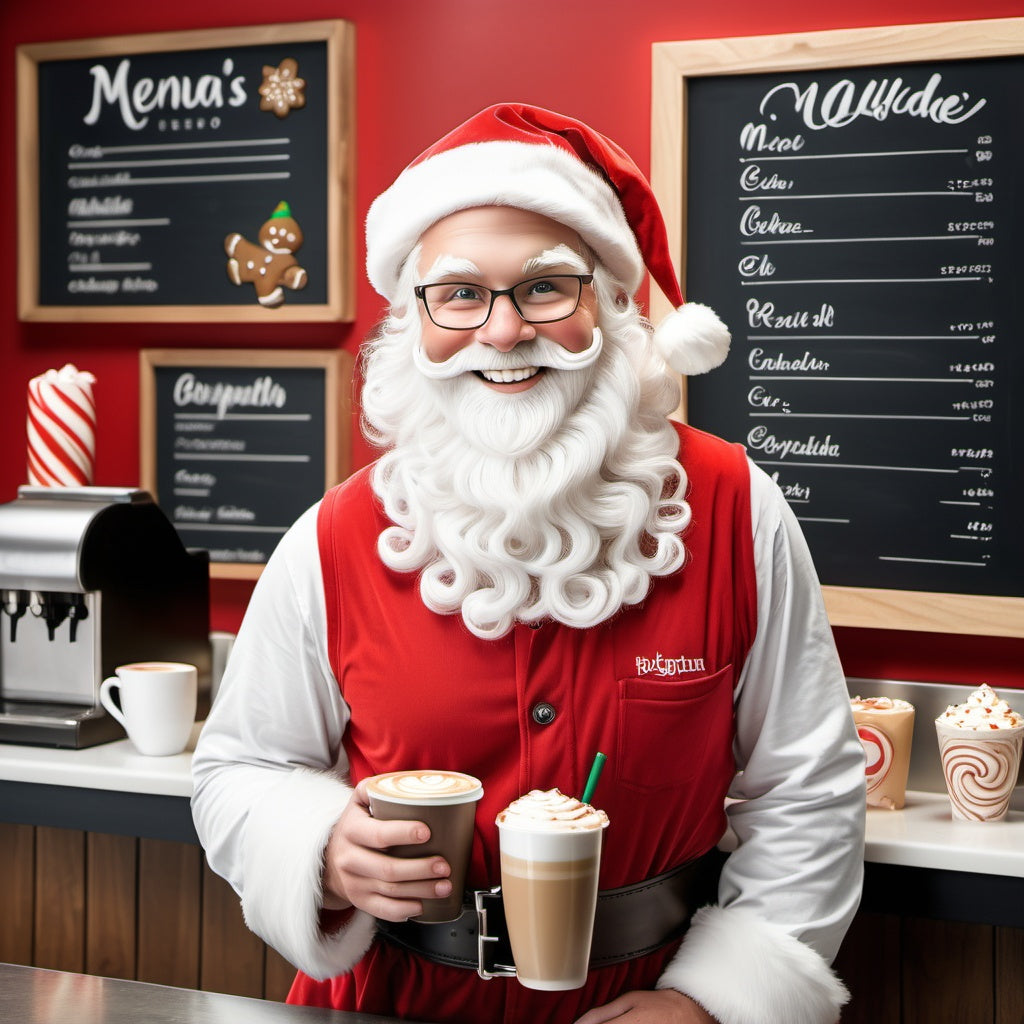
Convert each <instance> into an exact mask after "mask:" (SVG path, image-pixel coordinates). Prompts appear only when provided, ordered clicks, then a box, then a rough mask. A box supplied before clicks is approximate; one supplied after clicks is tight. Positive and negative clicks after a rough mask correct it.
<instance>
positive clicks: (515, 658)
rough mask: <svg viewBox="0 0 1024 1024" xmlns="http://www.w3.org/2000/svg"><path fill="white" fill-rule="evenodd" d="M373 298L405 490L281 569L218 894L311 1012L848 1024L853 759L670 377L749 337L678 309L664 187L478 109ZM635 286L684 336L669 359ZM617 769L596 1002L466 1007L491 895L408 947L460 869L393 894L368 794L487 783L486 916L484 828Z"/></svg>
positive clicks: (762, 489)
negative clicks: (844, 970) (532, 796)
mask: <svg viewBox="0 0 1024 1024" xmlns="http://www.w3.org/2000/svg"><path fill="white" fill-rule="evenodd" d="M367 266H368V272H369V276H370V280H371V282H372V283H373V284H374V286H375V287H376V289H377V290H378V291H379V292H380V293H381V295H383V296H384V297H385V298H386V299H387V300H388V304H389V312H388V315H387V318H386V319H385V321H384V322H383V324H382V326H381V327H380V329H379V331H378V333H377V335H376V337H375V338H374V339H372V341H371V342H370V343H369V345H368V346H367V349H366V352H365V362H364V374H365V385H364V388H363V392H362V409H363V416H364V423H365V428H366V431H367V434H368V436H369V437H371V438H372V439H373V440H374V441H376V442H377V443H378V444H380V445H381V446H382V448H383V449H384V453H383V454H382V455H381V457H380V459H379V460H378V461H377V462H376V463H374V464H373V465H372V466H370V467H367V468H366V469H364V470H362V471H360V472H358V473H356V474H355V475H354V476H353V477H352V478H351V479H350V480H348V481H347V482H346V483H344V484H342V485H341V486H340V487H338V488H335V489H334V490H332V491H331V492H329V493H328V494H327V495H326V496H325V498H324V500H323V501H322V502H320V503H318V505H317V506H315V507H314V508H313V509H311V510H310V511H309V512H308V513H306V515H304V516H303V517H302V518H301V519H300V520H299V522H298V523H296V525H295V526H294V527H293V529H292V530H291V531H290V532H289V533H288V535H287V536H286V537H285V538H284V539H283V540H282V541H281V543H280V545H279V546H278V549H277V550H276V551H275V553H274V555H273V557H272V559H271V560H270V563H269V564H268V565H267V567H266V570H265V571H264V573H263V575H262V577H261V579H260V582H259V584H258V585H257V587H256V590H255V592H254V594H253V598H252V602H251V604H250V607H249V609H248V611H247V613H246V616H245V620H244V623H243V625H242V628H241V630H240V632H239V636H238V638H237V641H236V643H235V647H234V650H233V653H232V658H231V663H230V665H229V667H228V671H227V673H226V675H225V678H224V680H223V682H222V684H221V687H220V691H219V694H218V698H217V701H216V703H215V705H214V708H213V710H212V712H211V714H210V717H209V720H208V722H207V725H206V728H205V729H204V731H203V734H202V737H201V739H200V742H199V745H198V748H197V751H196V755H195V762H194V766H195V767H194V771H195V797H194V800H193V807H194V812H195V820H196V826H197V829H198V832H199V835H200V838H201V840H202V842H203V845H204V846H205V848H206V852H207V856H208V858H209V861H210V864H211V866H212V867H213V868H214V870H216V871H218V872H219V873H221V874H223V875H224V877H226V878H227V879H228V880H229V881H230V882H231V883H232V885H234V887H235V888H236V890H237V891H238V892H239V893H240V895H241V898H242V907H243V910H244V913H245V917H246V921H247V923H248V924H249V926H250V927H251V928H252V929H253V930H254V931H255V932H257V933H258V934H259V935H261V936H262V937H263V938H264V939H265V940H266V941H267V942H268V943H270V944H271V945H273V946H274V947H275V948H277V949H278V950H279V951H280V952H281V953H282V954H283V955H284V956H286V957H287V958H289V959H290V960H291V961H292V962H293V963H294V964H295V965H296V966H297V967H298V969H299V974H298V977H297V979H296V982H295V985H294V986H293V989H292V993H291V996H290V1000H291V1001H293V1002H301V1003H308V1004H313V1005H322V1006H333V1007H337V1008H341V1009H352V1010H361V1011H364V1012H368V1013H377V1014H383V1015H388V1016H392V1017H398V1018H400V1019H411V1020H419V1021H427V1020H430V1021H438V1022H465V1024H470V1022H480V1021H488V1022H490V1021H497V1020H504V1021H515V1022H526V1021H529V1022H531V1024H535V1022H536V1024H543V1022H551V1024H570V1022H573V1021H579V1022H580V1024H599V1022H602V1021H606V1020H612V1019H615V1020H621V1021H622V1022H624V1024H625V1022H629V1024H645V1022H649V1024H653V1022H665V1024H670V1022H679V1024H696V1022H708V1021H718V1022H721V1024H754V1022H757V1024H833V1022H834V1021H836V1020H837V1018H838V1015H839V1008H840V1007H841V1006H842V1004H843V1003H844V1002H845V999H846V992H845V989H844V988H843V986H842V984H841V982H840V981H839V980H838V979H837V978H836V977H835V975H834V974H833V973H832V971H831V969H830V966H829V964H830V961H831V960H832V958H833V957H834V956H835V954H836V952H837V950H838V947H839V944H840V942H841V940H842V937H843V935H844V933H845V930H846V928H847V926H848V924H849V922H850V920H851V918H852V915H853V913H854V911H855V909H856V906H857V902H858V899H859V895H860V882H861V874H862V839H863V814H864V763H863V753H862V750H861V747H860V744H859V742H858V740H857V737H856V734H855V732H854V729H853V723H852V718H851V716H850V712H849V703H848V698H847V694H846V690H845V686H844V680H843V675H842V671H841V669H840V666H839V663H838V660H837V658H836V654H835V649H834V646H833V642H832V637H831V632H830V629H829V625H828V621H827V619H826V616H825V613H824V610H823V608H822V604H821V598H820V592H819V588H818V584H817V580H816V578H815V575H814V570H813V566H812V564H811V560H810V557H809V555H808V553H807V550H806V546H805V544H804V542H803V539H802V537H801V535H800V531H799V527H798V526H797V524H796V521H795V519H794V518H793V516H792V514H791V513H790V512H789V510H788V508H787V506H786V504H785V501H784V500H783V499H782V497H781V495H780V494H779V492H778V490H777V488H776V487H775V485H774V484H773V483H772V482H771V481H770V480H769V479H768V478H767V477H766V476H765V474H764V473H762V472H761V471H760V470H758V469H757V468H756V467H755V466H753V465H752V464H751V463H750V462H749V461H748V459H747V457H746V455H745V453H744V452H743V450H742V449H741V448H739V447H738V446H736V445H731V444H727V443H725V442H724V441H721V440H719V439H717V438H714V437H711V436H709V435H707V434H703V433H701V432H699V431H697V430H694V429H692V428H690V427H686V426H683V425H681V424H678V423H674V422H673V421H671V420H670V419H669V416H670V414H671V413H672V411H673V410H674V409H675V408H676V406H677V404H678V398H679V385H678V379H677V376H676V374H677V373H699V372H704V371H705V370H709V369H711V368H713V367H714V366H715V365H717V364H718V363H719V362H720V361H721V359H723V358H724V356H725V352H726V350H727V347H728V334H727V332H726V331H725V328H724V327H723V326H722V325H721V323H720V322H719V321H718V319H717V317H715V315H714V314H713V313H712V312H711V311H710V310H707V309H706V308H704V307H700V306H697V305H695V304H694V303H684V302H683V299H682V295H681V294H680V290H679V285H678V281H677V279H676V277H675V274H674V271H673V269H672V266H671V260H670V258H669V255H668V246H667V241H666V236H665V229H664V224H663V222H662V219H661V214H660V212H659V211H658V207H657V204H656V202H655V200H654V197H653V195H652V193H651V191H650V187H649V186H648V184H647V182H646V180H645V179H644V177H643V175H642V174H641V173H640V172H639V170H638V169H637V168H636V166H635V164H634V163H633V161H632V160H630V158H629V157H628V156H627V155H626V154H625V153H624V152H623V151H622V150H621V149H619V148H618V147H617V146H615V144H614V143H612V142H610V141H609V140H608V139H606V138H604V137H603V136H602V135H600V134H599V133H597V132H595V131H594V130H593V129H591V128H589V127H588V126H586V125H584V124H582V123H581V122H579V121H575V120H573V119H571V118H567V117H563V116H561V115H559V114H555V113H553V112H551V111H546V110H542V109H539V108H536V107H530V106H525V105H521V104H503V105H500V106H497V107H492V108H489V109H487V110H485V111H482V112H481V113H480V114H478V115H476V116H475V117H473V118H471V119H470V120H469V121H467V122H466V123H465V124H464V125H462V126H460V127H459V128H457V129H456V130H455V131H454V132H452V133H451V134H449V135H448V136H446V137H445V138H444V139H442V140H441V141H440V142H438V143H437V144H436V145H435V146H433V147H431V149H429V150H428V151H427V152H426V153H424V154H423V155H422V156H421V157H420V158H418V159H417V160H416V161H415V162H414V163H413V164H412V165H410V166H409V167H408V168H407V169H406V170H405V171H403V173H402V174H401V175H400V176H399V178H398V179H397V181H396V182H395V184H394V185H393V186H392V187H391V188H390V189H388V190H387V191H386V192H385V193H384V194H383V195H382V196H380V197H379V198H378V199H377V200H376V202H375V203H374V204H373V206H372V207H371V209H370V212H369V215H368V219H367ZM646 271H649V272H650V274H651V275H652V277H653V278H654V280H655V281H656V283H657V284H658V286H659V287H660V288H661V289H662V290H663V291H664V292H665V294H666V295H667V296H668V297H669V299H670V300H671V301H672V302H673V304H674V306H676V307H677V308H676V312H674V313H673V314H672V315H671V316H670V317H669V318H668V320H667V321H666V322H665V323H663V324H661V325H659V327H658V329H657V330H656V331H654V330H652V329H651V327H650V325H649V324H648V323H647V322H646V321H645V320H644V319H643V317H642V316H641V313H640V311H639V309H638V307H637V305H636V304H635V301H634V295H635V293H636V291H637V289H638V288H639V286H640V284H641V282H642V280H643V277H644V274H645V272H646ZM597 750H601V751H606V752H607V753H608V755H609V760H608V767H607V769H606V771H605V774H604V776H603V778H602V782H601V790H600V801H599V802H600V805H601V806H602V808H603V809H604V810H605V811H606V812H607V814H608V817H609V818H610V820H611V826H610V827H609V829H608V832H607V834H606V836H605V842H604V853H603V856H602V863H601V878H600V886H601V889H602V890H616V893H617V898H616V903H617V904H618V906H619V911H618V916H617V917H615V918H614V919H613V920H604V921H603V922H599V925H598V926H597V927H598V929H599V930H600V931H601V934H600V935H597V934H595V947H598V948H600V950H601V956H600V957H598V958H595V959H592V961H591V970H590V973H589V976H588V979H587V982H586V984H585V986H584V987H582V988H580V989H576V990H573V991H569V992H559V993H543V992H536V991H533V990H530V989H527V988H524V987H522V986H520V985H519V984H517V983H516V982H515V981H514V980H483V979H482V978H481V977H479V976H478V974H477V971H476V968H477V967H478V964H477V962H476V960H475V956H473V955H468V956H467V955H465V952H466V948H467V943H468V944H469V945H470V946H472V947H473V948H475V929H476V923H477V922H476V917H475V910H474V909H473V908H472V893H471V892H470V893H468V894H467V910H466V913H465V914H464V916H463V918H462V919H460V921H459V922H457V923H456V924H455V925H454V926H449V925H427V924H420V923H416V922H412V923H406V922H407V919H408V918H410V917H412V916H414V915H416V914H417V913H419V911H420V909H421V907H422V902H421V901H422V900H424V899H428V898H431V897H436V896H444V895H447V894H448V893H449V892H450V890H451V882H450V881H449V879H448V874H449V866H448V865H447V863H446V862H445V861H444V860H443V859H442V858H441V857H437V856H434V857H422V858H411V859H398V858H396V857H393V856H389V854H388V852H387V851H388V849H389V848H390V847H392V846H396V845H403V844H410V843H417V842H423V841H424V840H425V839H426V838H427V830H426V829H425V827H424V826H423V825H422V824H421V823H418V822H413V821H410V822H383V821H378V820H375V819H374V818H372V817H371V816H370V814H369V812H368V802H367V795H366V789H365V783H364V781H363V780H365V779H366V778H367V777H369V776H371V775H374V774H377V773H380V772H385V771H392V770H401V769H410V768H433V769H451V770H458V771H462V772H467V773H470V774H472V775H475V776H477V777H478V778H480V779H482V780H483V783H484V790H485V793H484V797H483V799H482V800H481V802H480V804H479V806H478V811H477V827H476V834H475V838H474V844H473V851H472V856H471V862H470V868H469V875H468V881H467V885H468V887H469V889H470V890H483V889H489V888H491V887H492V886H495V885H497V884H498V882H499V880H500V869H499V864H498V856H497V830H496V828H495V827H494V824H493V823H494V819H495V816H496V814H497V812H498V811H499V810H501V808H503V807H504V806H505V805H506V804H508V803H509V802H510V801H511V800H512V799H514V798H515V797H516V796H518V795H520V794H521V793H524V792H526V791H528V790H530V789H533V788H541V789H548V788H552V787H556V786H557V787H560V788H562V789H563V790H565V791H571V792H579V791H580V790H582V787H583V782H584V780H585V778H586V774H587V769H588V768H589V766H590V759H591V757H592V756H593V754H594V752H595V751H597ZM730 826H731V828H730ZM727 830H728V832H729V839H728V840H727V841H723V837H724V836H725V835H726V833H727ZM719 846H724V847H729V848H730V849H731V850H732V852H731V853H730V854H729V856H728V859H727V860H726V861H725V864H724V867H722V868H721V873H720V877H719V876H718V866H719V861H718V859H717V856H718V855H717V853H716V851H717V849H718V848H719ZM709 877H711V878H712V879H713V884H712V886H711V888H710V890H709V891H706V890H705V889H704V888H702V886H704V885H705V884H706V883H707V880H708V878H709ZM652 901H653V902H652ZM655 904H656V905H657V907H658V910H659V913H653V912H652V908H653V907H654V906H655ZM702 904H706V905H702ZM698 907H699V908H700V909H698ZM665 908H670V909H669V910H667V911H666V910H665ZM695 910H696V913H694V911H695ZM656 919H657V920H656Z"/></svg>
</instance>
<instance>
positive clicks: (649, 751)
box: [615, 665, 733, 792]
mask: <svg viewBox="0 0 1024 1024" xmlns="http://www.w3.org/2000/svg"><path fill="white" fill-rule="evenodd" d="M732 684H733V668H732V665H726V666H725V668H722V669H719V671H718V672H715V673H714V674H713V675H709V676H701V677H699V678H697V679H683V680H679V679H651V678H644V679H637V678H632V679H620V680H619V730H618V744H617V756H616V759H615V761H616V776H617V778H618V781H619V782H620V783H622V784H623V785H624V786H629V787H631V788H633V789H636V790H641V791H644V792H652V791H654V790H659V789H669V788H671V787H673V786H679V785H681V784H683V783H688V782H691V781H692V780H694V779H698V780H699V778H700V777H701V776H706V777H707V778H708V779H709V780H710V779H713V778H715V777H716V772H718V771H720V770H721V766H722V763H723V759H728V760H730V761H731V759H732V733H733V728H732V689H733V687H732Z"/></svg>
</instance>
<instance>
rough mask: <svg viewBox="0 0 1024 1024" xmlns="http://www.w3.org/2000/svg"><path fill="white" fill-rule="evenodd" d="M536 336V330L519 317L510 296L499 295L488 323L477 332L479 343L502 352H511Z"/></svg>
mask: <svg viewBox="0 0 1024 1024" xmlns="http://www.w3.org/2000/svg"><path fill="white" fill-rule="evenodd" d="M536 336H537V330H536V328H535V327H534V326H533V324H528V323H527V322H526V321H525V320H524V319H523V318H522V317H521V316H520V315H519V313H518V312H517V311H516V307H515V306H513V305H512V298H511V297H510V296H508V295H499V296H498V297H497V299H495V301H494V307H493V308H492V309H491V315H490V316H489V317H488V318H487V323H485V324H484V325H483V327H479V328H477V332H476V340H477V341H479V342H480V343H481V344H483V345H490V346H491V347H492V348H496V349H498V350H499V351H500V352H508V351H511V350H512V349H513V348H515V347H516V345H518V344H519V342H521V341H530V340H532V339H533V338H535V337H536Z"/></svg>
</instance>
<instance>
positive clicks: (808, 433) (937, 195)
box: [729, 73, 1013, 592]
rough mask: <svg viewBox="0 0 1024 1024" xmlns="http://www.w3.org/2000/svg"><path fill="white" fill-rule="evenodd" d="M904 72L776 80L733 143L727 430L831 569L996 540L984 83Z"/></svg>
mask: <svg viewBox="0 0 1024 1024" xmlns="http://www.w3.org/2000/svg"><path fill="white" fill-rule="evenodd" d="M923 81H924V84H923V85H920V84H912V83H911V82H910V81H909V77H908V80H907V81H906V82H904V81H902V80H901V79H895V80H894V81H892V82H890V81H887V80H882V81H877V80H870V81H868V82H867V83H866V85H865V84H861V85H860V86H858V87H854V85H853V83H851V82H848V81H847V82H846V83H845V84H844V83H839V84H837V85H835V86H832V87H831V90H830V91H826V84H825V83H822V84H821V85H820V88H819V86H818V84H816V83H811V84H810V85H807V84H806V83H802V84H799V85H798V84H796V83H784V84H782V85H777V86H775V87H774V88H773V89H772V90H770V91H769V92H767V93H766V94H765V95H764V96H763V97H762V98H761V103H760V104H759V107H758V110H757V113H756V116H755V117H754V118H752V119H751V120H749V121H747V123H746V124H745V125H744V126H743V128H742V129H741V131H740V132H739V137H738V141H739V147H738V151H734V152H736V163H735V165H734V166H735V168H736V172H735V176H734V178H733V180H734V182H735V193H734V202H733V204H732V209H733V210H734V211H735V221H734V224H735V225H736V226H737V228H738V231H737V234H736V236H735V248H734V253H735V260H736V262H735V264H734V269H733V273H734V277H733V282H734V285H735V289H734V295H737V294H738V298H734V300H733V308H732V310H731V311H730V313H729V315H730V326H731V328H732V331H733V337H734V351H733V355H732V357H731V359H730V363H732V364H733V367H734V368H733V370H732V372H733V373H734V374H735V373H737V372H742V373H743V375H744V379H743V380H742V381H741V382H738V383H740V385H741V386H742V387H743V389H744V392H745V410H746V416H745V419H746V428H745V436H744V437H742V438H737V439H739V440H742V441H744V443H745V444H746V445H747V448H748V451H749V452H750V454H751V456H752V457H753V459H754V460H755V461H756V462H758V463H759V464H760V465H761V466H762V467H763V468H764V469H765V470H766V471H767V472H768V473H769V474H771V475H772V476H774V477H775V479H776V481H777V482H778V483H779V485H780V486H781V488H782V490H783V492H784V494H785V495H786V497H787V499H788V500H789V502H790V503H791V505H792V507H793V509H794V511H795V512H796V514H797V517H798V519H800V521H801V523H802V524H803V528H804V531H805V534H806V535H807V536H808V540H809V541H810V543H811V547H812V552H813V551H814V550H815V546H816V543H820V544H821V545H822V546H823V547H825V548H828V549H829V550H830V551H832V552H839V553H838V555H836V557H835V558H834V560H833V562H834V566H835V567H837V571H838V575H839V576H840V577H841V579H839V580H837V581H836V582H843V583H847V584H850V585H879V583H878V582H877V581H878V580H879V578H881V579H882V580H883V581H887V580H888V578H889V577H888V575H887V574H889V573H891V574H892V581H893V582H883V583H882V584H881V585H889V586H898V585H899V584H898V579H899V573H900V572H903V571H907V570H908V569H909V567H911V566H912V567H913V568H912V569H910V571H912V572H913V573H914V574H915V578H919V579H924V580H926V581H929V582H928V586H936V587H937V588H938V589H941V588H942V585H941V581H942V580H943V579H948V578H949V576H948V574H949V573H957V574H960V575H959V576H958V578H961V577H962V575H963V574H964V573H967V574H970V573H974V574H976V576H977V577H978V578H979V579H981V578H983V577H984V576H985V574H986V569H987V568H989V566H990V565H991V564H992V560H993V558H994V557H996V556H997V552H998V544H999V538H1000V529H999V516H998V506H997V499H998V498H999V487H1000V480H999V479H998V478H997V467H998V465H999V462H1000V455H1001V454H1003V455H1005V452H1002V453H1001V452H1000V446H1001V445H1003V444H1004V442H1005V438H1006V436H1007V431H1008V421H1007V419H1006V416H1005V415H1004V413H1005V409H1004V406H1005V405H1006V404H1008V403H1006V402H1005V400H1004V399H1003V398H1002V397H1001V386H1000V366H1001V357H1000V353H1001V345H1002V342H1001V333H1000V332H1001V328H1002V325H1003V323H1004V322H1006V321H1007V320H1008V319H1009V318H1010V317H1009V315H1008V312H1007V311H1008V310H1010V309H1012V308H1013V299H1012V297H1011V292H1010V284H1009V282H1008V281H1007V280H1006V279H1005V277H1004V278H1001V276H1000V271H999V258H1000V255H1001V252H1002V251H1003V249H1005V248H1006V241H1005V234H1004V232H1003V231H1002V230H1001V215H1002V211H1003V207H1004V206H1008V205H1010V204H1009V202H1008V200H1007V199H1006V198H1003V199H1001V193H1000V187H1001V179H1000V160H999V152H1000V150H999V140H998V138H997V136H996V133H995V131H994V130H990V129H991V128H992V126H991V125H990V124H989V123H988V120H989V119H988V118H987V116H986V114H987V111H986V109H985V108H986V106H987V104H986V102H985V99H984V97H983V96H980V95H978V94H976V93H974V92H972V91H969V90H963V89H956V88H954V87H953V86H952V85H948V84H947V83H945V82H943V80H942V76H941V75H940V74H938V73H935V74H932V75H931V77H928V76H927V75H926V76H925V77H924V79H923ZM947 90H948V91H947ZM896 122H899V124H898V126H897V124H896ZM879 126H881V129H880V127H879ZM738 304H740V305H741V308H737V305H738ZM740 360H742V361H743V363H744V365H743V367H742V370H741V371H737V370H736V368H735V367H736V364H737V363H738V362H739V361H740ZM869 523H873V525H871V526H868V524H869ZM879 524H881V526H879ZM816 557H817V555H816ZM868 563H871V564H870V565H869V564H868ZM901 567H902V568H901ZM880 573H881V577H880V575H879V574H880ZM922 573H923V574H924V575H923V576H922ZM929 573H934V574H938V575H928V574H929ZM942 573H946V574H947V575H946V576H942V575H941V574H942ZM823 579H824V581H825V582H833V581H831V580H829V579H827V578H825V577H824V576H823ZM950 589H953V588H952V587H950ZM977 591H978V592H985V583H984V582H979V583H978V587H977Z"/></svg>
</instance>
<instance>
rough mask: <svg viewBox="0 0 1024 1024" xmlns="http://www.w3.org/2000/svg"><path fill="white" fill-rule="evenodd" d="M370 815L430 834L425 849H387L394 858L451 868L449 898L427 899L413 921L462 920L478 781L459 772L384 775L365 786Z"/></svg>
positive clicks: (413, 845) (418, 845)
mask: <svg viewBox="0 0 1024 1024" xmlns="http://www.w3.org/2000/svg"><path fill="white" fill-rule="evenodd" d="M366 788H367V792H368V793H369V797H370V813H371V814H372V815H373V816H374V817H375V818H380V819H382V820H385V821H422V822H425V823H426V825H427V827H428V828H429V829H430V838H429V839H428V840H427V841H426V842H425V843H411V844H410V845H408V846H392V847H391V848H390V849H389V850H388V853H389V854H391V855H392V856H394V857H431V856H435V855H440V856H441V857H444V859H445V860H446V861H448V864H449V865H450V867H451V882H452V891H451V894H450V895H449V896H447V897H445V898H444V899H426V900H424V901H423V912H422V913H421V914H419V915H417V916H416V917H414V918H412V920H413V921H425V922H434V921H454V920H456V918H458V917H460V916H461V915H462V900H463V890H464V889H465V885H466V869H467V867H468V865H469V855H470V851H471V849H472V846H473V828H474V824H475V821H476V805H477V801H478V800H479V799H480V798H481V797H482V796H483V795H484V787H483V785H482V784H481V782H480V780H479V779H477V778H474V777H473V776H472V775H465V774H463V773H462V772H451V771H434V770H426V769H421V770H414V771H401V772H387V773H386V774H384V775H374V776H373V777H372V778H369V779H367V780H366Z"/></svg>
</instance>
